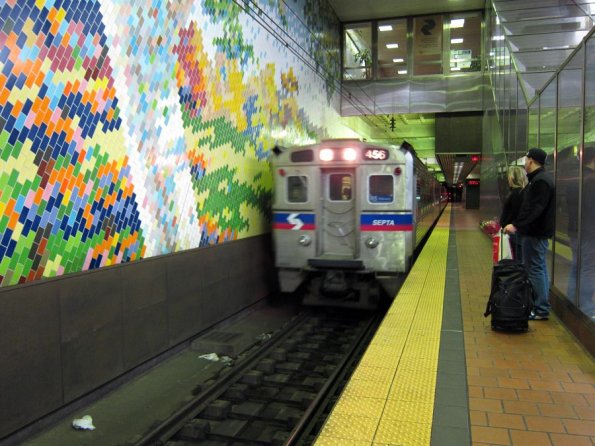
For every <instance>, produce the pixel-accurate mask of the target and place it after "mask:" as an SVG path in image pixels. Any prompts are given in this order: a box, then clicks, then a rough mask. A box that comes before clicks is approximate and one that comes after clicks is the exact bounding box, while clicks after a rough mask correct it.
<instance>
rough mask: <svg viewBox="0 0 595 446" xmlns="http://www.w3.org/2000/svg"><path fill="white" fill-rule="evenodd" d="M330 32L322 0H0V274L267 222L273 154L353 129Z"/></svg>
mask: <svg viewBox="0 0 595 446" xmlns="http://www.w3.org/2000/svg"><path fill="white" fill-rule="evenodd" d="M320 11H322V12H323V13H322V14H321V13H320ZM321 35H322V36H323V37H322V38H320V37H317V36H321ZM339 35H340V34H339V25H338V23H337V21H336V19H335V18H334V14H333V13H332V10H331V9H330V8H329V7H328V5H327V4H326V2H325V0H292V1H288V2H287V3H286V2H284V1H282V0H268V1H267V2H260V1H242V2H236V1H232V0H202V1H194V0H192V1H190V0H179V1H175V2H164V1H161V0H136V1H135V0H111V1H99V0H97V1H93V0H91V1H83V0H5V1H4V2H2V3H0V284H1V285H2V286H6V285H14V284H18V283H24V282H29V281H33V280H37V279H41V278H45V277H53V276H57V275H61V274H66V273H70V272H79V271H85V270H89V269H93V268H98V267H102V266H107V265H113V264H118V263H123V262H129V261H134V260H137V259H140V258H145V257H151V256H155V255H159V254H165V253H171V252H175V251H179V250H184V249H190V248H195V247H199V246H205V245H212V244H217V243H221V242H224V241H227V240H234V239H237V238H242V237H249V236H253V235H257V234H262V233H264V232H266V231H268V230H269V229H268V225H269V220H268V206H269V202H270V197H271V185H272V180H271V172H270V167H269V164H268V161H267V160H268V156H269V154H270V150H271V148H272V147H273V146H274V145H275V144H282V145H289V144H292V143H301V142H304V141H307V140H312V139H317V138H321V137H329V136H351V135H345V133H344V132H345V129H344V128H343V127H342V125H341V124H340V118H339V116H338V100H339V99H338V95H337V93H336V89H337V82H338V79H339V60H338V57H337V56H336V55H337V54H338V48H339Z"/></svg>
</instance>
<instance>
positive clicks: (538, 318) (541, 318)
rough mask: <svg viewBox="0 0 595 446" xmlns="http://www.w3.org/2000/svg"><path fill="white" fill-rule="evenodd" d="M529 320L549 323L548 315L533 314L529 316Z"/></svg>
mask: <svg viewBox="0 0 595 446" xmlns="http://www.w3.org/2000/svg"><path fill="white" fill-rule="evenodd" d="M529 320H530V321H547V320H548V317H547V314H545V315H543V314H537V313H533V312H531V314H530V315H529Z"/></svg>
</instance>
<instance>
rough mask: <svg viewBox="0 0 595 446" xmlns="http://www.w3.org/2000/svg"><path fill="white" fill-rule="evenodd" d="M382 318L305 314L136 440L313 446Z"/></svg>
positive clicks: (143, 445) (176, 444)
mask: <svg viewBox="0 0 595 446" xmlns="http://www.w3.org/2000/svg"><path fill="white" fill-rule="evenodd" d="M380 320H381V316H380V315H378V314H375V315H373V314H363V315H355V314H354V313H352V312H334V313H328V312H321V311H316V312H310V311H307V312H304V313H302V314H300V315H299V316H297V317H296V318H294V320H293V321H292V322H291V324H289V325H288V326H287V327H286V329H284V330H282V332H280V333H278V334H275V335H274V336H273V337H272V338H271V339H269V340H267V341H266V342H262V343H261V344H259V345H256V346H254V347H253V348H252V349H251V350H250V351H248V352H246V354H244V355H243V357H242V358H238V360H237V361H236V362H235V363H234V365H233V367H230V368H227V369H224V372H223V373H222V374H221V376H220V377H219V378H218V379H217V380H216V381H215V382H213V383H212V385H209V386H208V387H207V388H204V389H203V390H202V391H201V392H200V393H199V394H197V395H196V397H195V398H194V399H193V400H192V401H190V402H189V403H187V404H186V405H185V406H184V407H183V408H181V409H180V410H179V411H178V412H176V413H175V414H173V415H172V416H171V417H170V418H169V419H167V420H165V421H164V422H163V423H162V424H160V425H159V426H156V427H155V428H154V429H153V430H152V431H151V432H148V433H147V434H146V435H144V436H143V438H142V439H141V440H139V441H138V442H136V443H135V444H136V445H137V446H149V445H165V446H189V445H208V446H223V445H246V444H251V445H273V446H281V445H297V444H309V443H310V442H311V441H312V439H313V438H314V436H315V435H316V430H317V429H318V428H319V427H320V426H321V416H322V415H321V414H323V413H324V412H325V408H326V406H327V405H328V402H329V399H332V398H333V396H334V395H335V394H336V392H337V391H338V390H339V389H340V386H341V384H342V383H343V381H344V379H345V377H346V376H348V375H349V374H350V372H351V370H352V369H353V367H355V365H356V363H357V360H358V359H359V357H360V355H361V353H362V352H363V350H364V348H365V347H366V346H367V344H368V343H369V341H370V339H371V337H372V335H373V333H374V332H375V330H376V328H377V325H378V323H379V322H380Z"/></svg>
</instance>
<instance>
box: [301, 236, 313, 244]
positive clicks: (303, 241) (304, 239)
mask: <svg viewBox="0 0 595 446" xmlns="http://www.w3.org/2000/svg"><path fill="white" fill-rule="evenodd" d="M298 243H299V244H300V245H302V246H310V243H312V239H311V238H310V236H308V235H300V238H299V239H298Z"/></svg>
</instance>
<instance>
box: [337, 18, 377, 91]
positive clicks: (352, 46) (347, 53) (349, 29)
mask: <svg viewBox="0 0 595 446" xmlns="http://www.w3.org/2000/svg"><path fill="white" fill-rule="evenodd" d="M343 37H344V39H343V40H344V43H343V79H345V80H366V79H372V23H370V22H367V23H356V24H350V25H345V31H344V34H343Z"/></svg>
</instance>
